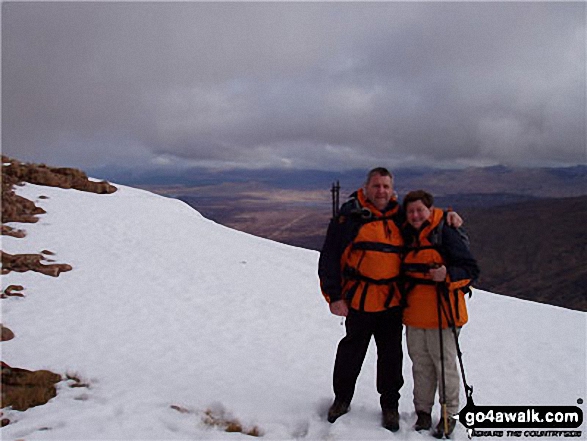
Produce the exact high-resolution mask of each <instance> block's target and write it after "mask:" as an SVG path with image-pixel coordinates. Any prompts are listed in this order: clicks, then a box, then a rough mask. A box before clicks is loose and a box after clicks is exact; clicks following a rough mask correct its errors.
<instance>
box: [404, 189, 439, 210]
mask: <svg viewBox="0 0 587 441" xmlns="http://www.w3.org/2000/svg"><path fill="white" fill-rule="evenodd" d="M416 201H422V203H423V204H424V205H425V206H426V208H430V207H432V206H433V205H434V196H432V195H431V194H430V193H428V192H427V191H424V190H415V191H410V192H409V193H408V194H407V195H406V196H405V197H404V201H403V207H404V210H406V209H407V208H408V204H409V203H411V202H416Z"/></svg>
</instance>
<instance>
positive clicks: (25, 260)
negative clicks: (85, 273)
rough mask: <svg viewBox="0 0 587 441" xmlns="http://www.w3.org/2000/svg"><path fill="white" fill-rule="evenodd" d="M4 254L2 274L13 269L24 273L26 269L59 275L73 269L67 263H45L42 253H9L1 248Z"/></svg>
mask: <svg viewBox="0 0 587 441" xmlns="http://www.w3.org/2000/svg"><path fill="white" fill-rule="evenodd" d="M0 255H1V256H2V274H8V273H9V272H11V271H15V272H18V273H24V272H26V271H36V272H38V273H41V274H46V275H47V276H52V277H57V276H59V274H60V273H62V272H66V271H71V270H72V267H71V265H68V264H66V263H52V264H49V265H45V264H43V263H41V260H44V259H45V256H43V255H42V254H16V255H12V254H8V253H5V252H4V251H1V250H0Z"/></svg>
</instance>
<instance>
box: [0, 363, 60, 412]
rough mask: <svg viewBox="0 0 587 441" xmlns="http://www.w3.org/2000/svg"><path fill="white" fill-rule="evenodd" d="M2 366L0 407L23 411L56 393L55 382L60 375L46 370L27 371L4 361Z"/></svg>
mask: <svg viewBox="0 0 587 441" xmlns="http://www.w3.org/2000/svg"><path fill="white" fill-rule="evenodd" d="M0 363H1V368H2V394H1V395H2V397H1V398H2V399H1V402H0V408H5V407H9V406H10V407H12V408H13V409H15V410H20V411H24V410H27V409H28V408H30V407H34V406H39V405H41V404H45V403H47V402H48V401H49V400H50V399H51V398H53V397H55V396H56V395H57V389H56V388H55V384H56V383H59V382H60V381H61V376H60V375H58V374H55V373H53V372H51V371H47V370H39V371H29V370H26V369H20V368H12V367H10V366H9V365H7V364H6V363H4V362H0Z"/></svg>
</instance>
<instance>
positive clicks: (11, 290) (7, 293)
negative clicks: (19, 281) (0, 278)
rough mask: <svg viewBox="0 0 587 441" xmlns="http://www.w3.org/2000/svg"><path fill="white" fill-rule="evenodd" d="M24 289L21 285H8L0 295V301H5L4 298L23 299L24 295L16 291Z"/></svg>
mask: <svg viewBox="0 0 587 441" xmlns="http://www.w3.org/2000/svg"><path fill="white" fill-rule="evenodd" d="M23 289H24V287H23V286H21V285H9V286H8V287H7V288H6V289H5V290H4V292H3V293H2V294H0V299H5V298H6V297H24V294H23V293H21V292H17V291H22V290H23Z"/></svg>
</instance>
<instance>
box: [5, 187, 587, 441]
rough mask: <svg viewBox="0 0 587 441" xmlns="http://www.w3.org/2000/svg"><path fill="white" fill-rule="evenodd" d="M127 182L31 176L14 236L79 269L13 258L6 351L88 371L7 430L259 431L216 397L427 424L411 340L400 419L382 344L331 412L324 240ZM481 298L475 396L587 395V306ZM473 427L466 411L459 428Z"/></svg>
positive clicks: (354, 422)
mask: <svg viewBox="0 0 587 441" xmlns="http://www.w3.org/2000/svg"><path fill="white" fill-rule="evenodd" d="M118 187H119V190H118V191H117V192H115V193H113V194H111V195H96V194H93V193H83V192H79V191H76V190H63V189H59V188H50V187H40V186H35V185H30V184H27V185H25V186H24V187H19V188H18V189H17V193H19V194H21V195H22V196H24V197H27V198H28V199H31V200H33V201H35V202H36V204H37V205H39V206H41V207H43V208H44V209H45V210H46V211H47V214H44V215H41V216H40V221H39V222H38V223H36V224H31V225H25V226H24V228H25V229H26V231H27V233H28V235H27V237H26V238H24V239H16V238H11V237H3V239H2V241H3V243H2V249H3V250H5V251H6V252H8V253H11V254H17V253H38V252H40V251H42V250H50V251H53V252H55V253H56V256H55V257H54V258H55V260H56V261H57V262H58V263H68V264H70V265H72V266H73V270H72V271H70V272H67V273H62V274H61V275H60V276H59V278H51V277H48V276H44V275H41V274H38V273H33V272H27V273H23V274H19V273H10V274H8V275H6V276H2V288H3V289H4V288H5V287H6V286H8V285H10V284H21V285H24V287H25V291H24V294H25V295H26V297H25V298H9V299H4V300H2V312H3V317H2V322H3V323H4V324H5V325H6V326H8V327H9V328H10V329H12V330H13V331H14V333H15V334H16V338H15V339H14V340H11V341H8V342H4V343H2V359H3V360H4V361H5V362H7V363H8V364H10V365H13V366H17V367H22V368H26V369H50V370H52V371H54V372H57V373H60V374H64V373H71V374H76V375H78V376H79V377H81V378H82V379H83V380H84V381H86V382H88V383H89V385H90V387H89V388H70V387H68V386H67V383H66V382H63V383H61V384H60V385H59V393H58V396H57V397H56V398H54V399H53V400H51V401H50V402H49V403H48V404H46V405H44V406H40V407H36V408H32V409H29V410H27V411H26V412H16V411H12V410H9V411H8V412H5V413H7V414H8V416H9V417H10V419H11V420H12V421H13V423H12V424H10V425H9V426H7V427H5V428H3V429H2V432H1V434H2V439H6V440H9V439H18V438H26V439H27V440H32V439H61V440H63V439H112V440H123V439H149V440H162V439H238V438H244V437H247V438H248V439H250V437H248V436H247V435H244V434H242V433H226V432H224V431H223V430H221V429H220V428H218V427H211V426H210V425H207V424H205V423H204V422H203V419H204V418H205V414H206V412H207V411H208V413H209V414H210V413H211V414H213V415H215V416H218V415H221V414H222V413H224V416H225V418H227V419H230V418H234V419H238V421H240V422H241V423H242V425H243V426H244V428H245V429H247V428H252V427H253V426H257V427H258V428H259V429H260V430H261V432H262V433H263V434H264V438H266V439H298V438H305V439H389V438H392V437H394V438H397V439H422V437H424V439H429V437H428V436H427V435H423V434H417V433H415V432H413V431H412V428H411V427H412V425H413V422H414V420H415V415H414V414H413V409H412V404H411V388H412V382H411V374H410V371H411V365H410V362H409V358H408V357H407V354H406V356H405V360H406V361H405V364H404V374H405V379H406V384H405V386H404V388H403V389H402V399H401V404H400V412H401V417H402V422H401V424H402V426H401V429H400V432H399V433H397V434H395V435H392V434H391V433H390V432H388V431H387V430H385V429H383V428H382V427H380V410H379V407H378V396H377V393H376V391H375V386H374V384H375V375H374V363H375V353H374V346H372V347H371V349H370V352H369V355H368V358H367V360H366V361H365V365H364V367H363V372H362V373H361V376H360V378H359V383H358V386H357V393H356V396H355V399H354V401H353V409H352V412H351V413H349V414H348V415H346V416H344V417H343V418H341V419H340V420H338V421H337V422H336V423H335V424H332V425H331V424H329V423H328V422H326V421H325V419H324V414H325V412H326V409H327V408H328V406H329V404H330V401H331V399H332V392H331V371H332V366H333V362H334V354H335V350H336V345H337V342H338V340H339V339H340V338H341V337H342V336H343V334H344V329H343V326H341V319H340V318H336V317H334V316H332V315H330V313H329V311H328V308H327V305H326V303H325V302H324V300H323V299H322V297H321V294H320V290H319V286H318V279H317V275H316V269H317V260H318V253H316V252H313V251H308V250H303V249H299V248H293V247H290V246H286V245H282V244H278V243H275V242H271V241H268V240H265V239H261V238H257V237H253V236H250V235H247V234H245V233H241V232H237V231H234V230H231V229H228V228H226V227H223V226H221V225H218V224H216V223H214V222H212V221H210V220H207V219H205V218H203V217H202V216H201V215H200V214H199V213H197V212H196V211H194V210H193V209H191V208H190V207H189V206H187V205H185V204H184V203H182V202H179V201H177V200H173V199H167V198H163V197H160V196H156V195H154V194H151V193H149V192H145V191H141V190H137V189H132V188H128V187H123V186H118ZM41 195H45V196H48V199H39V196H41ZM15 226H18V225H15ZM20 227H21V228H22V225H20ZM469 307H470V316H471V322H470V323H469V324H468V325H467V326H466V327H465V328H464V330H463V332H462V340H461V342H462V343H461V344H462V348H463V352H464V361H465V367H466V370H467V379H468V380H469V382H470V383H472V384H473V385H474V388H475V395H474V396H475V402H476V403H477V404H478V405H485V404H487V405H489V404H496V405H498V404H499V405H506V404H508V405H525V404H541V405H549V404H557V405H576V403H577V399H579V398H583V399H585V398H586V396H585V392H586V390H585V389H586V371H585V366H586V364H587V362H586V355H585V352H586V348H585V342H586V329H587V326H586V316H587V314H585V313H581V312H575V311H569V310H565V309H562V308H556V307H551V306H546V305H541V304H536V303H532V302H526V301H521V300H517V299H512V298H507V297H503V296H498V295H495V294H491V293H487V292H483V291H475V293H474V295H473V297H472V299H470V301H469ZM435 417H436V415H435ZM466 437H467V435H466V432H465V430H464V428H463V427H462V426H461V427H458V429H457V432H456V433H455V436H454V438H455V439H466Z"/></svg>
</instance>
